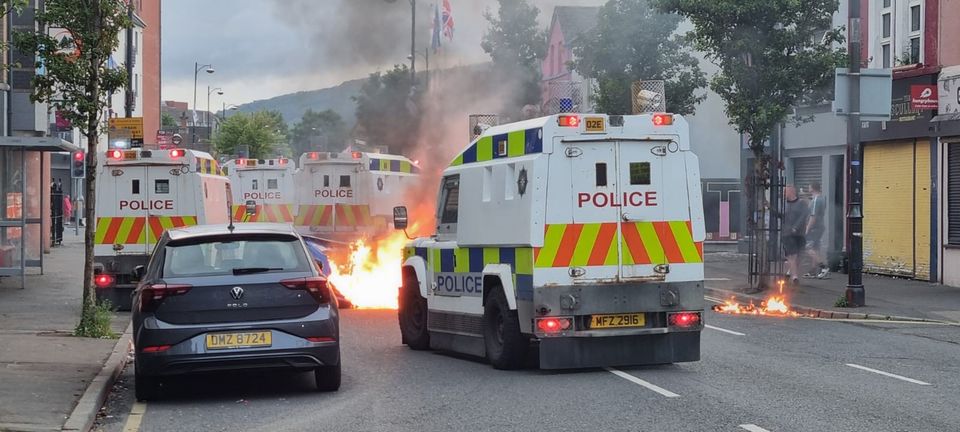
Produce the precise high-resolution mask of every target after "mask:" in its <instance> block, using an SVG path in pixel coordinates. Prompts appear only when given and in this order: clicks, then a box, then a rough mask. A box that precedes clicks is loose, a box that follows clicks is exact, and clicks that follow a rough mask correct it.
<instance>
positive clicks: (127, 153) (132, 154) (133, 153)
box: [123, 151, 137, 160]
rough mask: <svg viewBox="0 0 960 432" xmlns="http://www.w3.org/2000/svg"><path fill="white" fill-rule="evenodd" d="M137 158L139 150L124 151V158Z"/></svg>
mask: <svg viewBox="0 0 960 432" xmlns="http://www.w3.org/2000/svg"><path fill="white" fill-rule="evenodd" d="M136 158H137V152H136V151H125V152H123V159H124V160H131V159H136Z"/></svg>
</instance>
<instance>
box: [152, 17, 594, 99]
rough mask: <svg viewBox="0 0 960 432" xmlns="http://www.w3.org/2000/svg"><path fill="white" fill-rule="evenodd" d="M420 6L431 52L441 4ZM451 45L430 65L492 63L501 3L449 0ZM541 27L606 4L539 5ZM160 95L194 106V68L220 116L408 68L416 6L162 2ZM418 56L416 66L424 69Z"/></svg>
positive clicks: (200, 93) (201, 94)
mask: <svg viewBox="0 0 960 432" xmlns="http://www.w3.org/2000/svg"><path fill="white" fill-rule="evenodd" d="M437 1H439V0H417V21H418V23H417V32H416V33H417V34H416V37H417V47H418V50H420V51H422V50H424V49H426V48H427V47H428V46H429V42H430V23H431V21H432V18H433V12H434V6H433V5H434V3H436V2H437ZM450 3H451V8H452V9H453V18H454V22H455V33H454V38H453V40H452V41H446V40H444V42H445V44H446V45H445V46H444V47H443V50H442V51H441V53H440V54H438V55H434V54H432V53H431V58H430V67H431V69H433V68H436V67H437V66H438V65H439V66H441V67H445V66H446V67H449V66H456V65H461V64H471V63H478V62H482V61H486V60H488V59H489V57H487V55H486V53H484V52H483V49H482V48H480V40H481V38H482V36H483V32H484V31H485V30H486V28H487V22H486V20H485V19H484V18H483V12H484V11H485V10H487V9H490V10H491V11H493V12H496V5H497V2H496V0H450ZM532 3H534V4H536V5H537V6H538V7H539V8H540V10H541V12H540V24H541V26H542V27H544V28H546V27H547V26H549V24H550V18H551V16H552V14H553V7H554V6H556V5H558V4H560V5H571V6H594V5H600V4H602V3H603V0H532ZM161 14H162V18H161V19H162V21H163V22H162V36H161V37H162V42H161V43H162V48H161V50H162V54H161V56H162V60H161V65H162V71H161V73H162V80H163V88H162V98H163V100H177V101H186V102H188V103H190V102H192V100H193V91H194V87H193V79H194V65H195V64H197V63H199V64H200V65H205V64H212V65H213V69H214V71H215V72H214V73H213V74H207V73H205V72H204V71H203V70H201V71H200V73H199V76H198V82H197V105H198V108H199V109H206V104H207V94H206V93H207V86H209V87H210V88H217V87H219V88H221V89H222V90H223V92H224V94H223V96H219V95H217V94H216V93H213V95H212V98H211V100H210V102H211V105H212V109H213V111H217V110H218V109H219V107H221V106H222V105H223V104H224V103H226V104H227V105H230V104H234V105H240V104H243V103H247V102H251V101H254V100H259V99H267V98H271V97H274V96H279V95H281V94H286V93H293V92H297V91H304V90H315V89H320V88H326V87H330V86H335V85H337V84H339V83H341V82H343V81H346V80H350V79H355V78H362V77H365V76H367V75H368V74H370V73H372V72H375V71H377V70H386V69H389V68H391V67H392V66H393V65H394V64H397V63H409V60H407V56H408V55H409V52H410V3H409V2H408V1H407V0H165V1H163V4H162V13H161ZM423 66H424V65H423V59H422V58H420V57H418V60H417V68H418V69H423Z"/></svg>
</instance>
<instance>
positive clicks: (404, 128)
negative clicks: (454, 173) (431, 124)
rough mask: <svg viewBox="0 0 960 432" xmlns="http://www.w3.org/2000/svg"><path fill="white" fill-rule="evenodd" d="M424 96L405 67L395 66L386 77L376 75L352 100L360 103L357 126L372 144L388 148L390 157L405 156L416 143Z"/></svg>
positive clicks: (383, 74)
mask: <svg viewBox="0 0 960 432" xmlns="http://www.w3.org/2000/svg"><path fill="white" fill-rule="evenodd" d="M420 95H421V92H420V91H419V90H418V89H417V88H415V87H414V86H413V85H412V83H411V82H410V70H409V69H408V68H407V66H406V65H396V66H394V67H393V70H390V71H388V72H387V73H380V72H375V73H372V74H370V77H369V78H368V79H367V81H366V82H364V83H363V85H362V86H361V87H360V94H358V95H357V96H354V97H353V100H354V101H355V102H356V103H357V123H358V124H359V125H360V127H361V128H362V129H363V130H364V131H365V133H366V136H365V137H364V138H366V139H367V140H368V141H369V142H370V144H373V145H380V146H386V147H387V148H388V149H389V150H390V152H391V153H396V154H403V153H405V152H406V151H407V150H411V149H413V147H414V144H415V142H416V132H417V127H418V126H419V124H420V113H419V110H418V108H417V106H418V105H419V101H420Z"/></svg>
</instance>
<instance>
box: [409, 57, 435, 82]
mask: <svg viewBox="0 0 960 432" xmlns="http://www.w3.org/2000/svg"><path fill="white" fill-rule="evenodd" d="M415 52H416V51H415ZM416 54H417V55H418V56H420V57H423V66H424V67H423V69H424V73H425V74H426V75H427V85H429V84H430V48H424V49H423V52H422V53H421V52H416ZM414 59H415V58H414V56H412V55H408V56H407V60H410V63H414Z"/></svg>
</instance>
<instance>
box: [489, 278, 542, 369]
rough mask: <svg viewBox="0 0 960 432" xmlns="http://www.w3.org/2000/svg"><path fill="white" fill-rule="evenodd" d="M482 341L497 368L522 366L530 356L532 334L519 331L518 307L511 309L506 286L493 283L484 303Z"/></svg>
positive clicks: (491, 361)
mask: <svg viewBox="0 0 960 432" xmlns="http://www.w3.org/2000/svg"><path fill="white" fill-rule="evenodd" d="M483 342H484V345H485V346H486V350H487V360H489V361H490V364H492V365H493V367H495V368H497V369H519V368H521V367H523V365H524V362H525V361H526V358H527V349H528V348H529V346H530V338H528V337H526V336H524V335H523V334H521V333H520V319H519V318H518V317H517V311H515V310H510V306H509V305H508V304H507V297H506V296H504V295H503V289H502V288H500V287H497V286H495V287H492V291H491V292H490V297H488V298H487V304H485V305H484V306H483Z"/></svg>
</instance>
